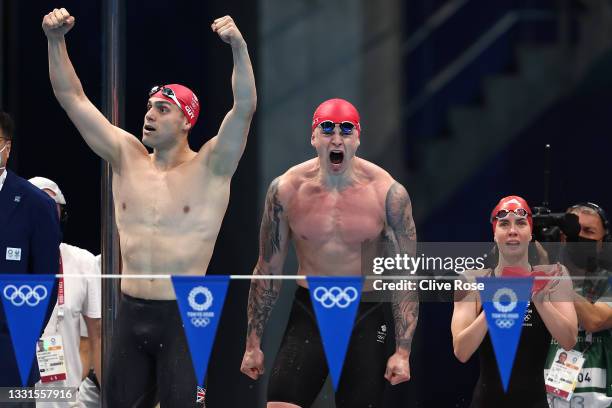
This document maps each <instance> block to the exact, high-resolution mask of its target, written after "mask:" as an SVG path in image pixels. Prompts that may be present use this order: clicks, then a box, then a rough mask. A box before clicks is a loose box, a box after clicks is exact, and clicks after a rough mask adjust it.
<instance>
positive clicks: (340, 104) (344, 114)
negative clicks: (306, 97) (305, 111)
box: [312, 98, 361, 135]
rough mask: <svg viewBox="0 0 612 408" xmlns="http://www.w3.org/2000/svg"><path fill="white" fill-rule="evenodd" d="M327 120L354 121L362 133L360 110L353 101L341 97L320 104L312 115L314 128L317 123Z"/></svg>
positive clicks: (335, 121) (337, 121)
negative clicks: (358, 110)
mask: <svg viewBox="0 0 612 408" xmlns="http://www.w3.org/2000/svg"><path fill="white" fill-rule="evenodd" d="M326 120H331V121H332V122H334V123H341V122H344V121H348V122H352V123H353V124H354V125H355V127H356V128H357V130H358V131H359V134H360V135H361V125H360V124H359V112H357V109H356V108H355V107H354V106H353V104H352V103H350V102H349V101H346V100H344V99H340V98H334V99H328V100H326V101H325V102H323V103H322V104H320V105H319V107H318V108H317V110H315V112H314V115H313V116H312V130H313V131H314V130H315V128H316V127H317V125H318V124H319V123H321V122H325V121H326Z"/></svg>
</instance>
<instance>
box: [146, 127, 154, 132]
mask: <svg viewBox="0 0 612 408" xmlns="http://www.w3.org/2000/svg"><path fill="white" fill-rule="evenodd" d="M144 130H146V131H147V132H153V131H154V130H155V128H154V127H153V126H151V125H144Z"/></svg>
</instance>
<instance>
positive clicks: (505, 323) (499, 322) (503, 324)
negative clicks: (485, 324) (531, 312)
mask: <svg viewBox="0 0 612 408" xmlns="http://www.w3.org/2000/svg"><path fill="white" fill-rule="evenodd" d="M495 325H496V326H497V327H499V328H500V329H509V328H511V327H512V326H514V320H513V319H495Z"/></svg>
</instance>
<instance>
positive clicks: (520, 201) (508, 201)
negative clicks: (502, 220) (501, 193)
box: [491, 196, 533, 232]
mask: <svg viewBox="0 0 612 408" xmlns="http://www.w3.org/2000/svg"><path fill="white" fill-rule="evenodd" d="M519 208H522V209H523V210H525V211H527V222H528V223H529V227H530V228H531V229H532V230H533V218H532V215H533V213H532V212H531V208H529V205H528V204H527V201H525V199H524V198H523V197H519V196H508V197H504V198H502V199H501V200H499V203H497V205H496V206H495V208H494V209H493V211H491V223H492V224H493V232H495V227H497V218H496V216H497V213H499V211H501V210H508V211H514V210H517V209H519Z"/></svg>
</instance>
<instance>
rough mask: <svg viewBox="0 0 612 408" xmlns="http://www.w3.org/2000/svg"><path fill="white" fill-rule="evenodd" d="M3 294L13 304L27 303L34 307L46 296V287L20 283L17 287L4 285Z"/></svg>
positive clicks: (21, 304)
mask: <svg viewBox="0 0 612 408" xmlns="http://www.w3.org/2000/svg"><path fill="white" fill-rule="evenodd" d="M3 295H4V297H5V298H6V300H9V301H10V302H11V303H12V304H13V306H17V307H19V306H23V305H24V304H27V305H28V306H31V307H34V306H37V305H38V304H39V303H40V302H41V301H42V300H44V299H45V298H46V297H47V288H45V287H44V286H43V285H36V286H34V287H33V288H32V287H31V286H30V285H21V286H19V288H17V286H15V285H6V286H5V287H4V291H3Z"/></svg>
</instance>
